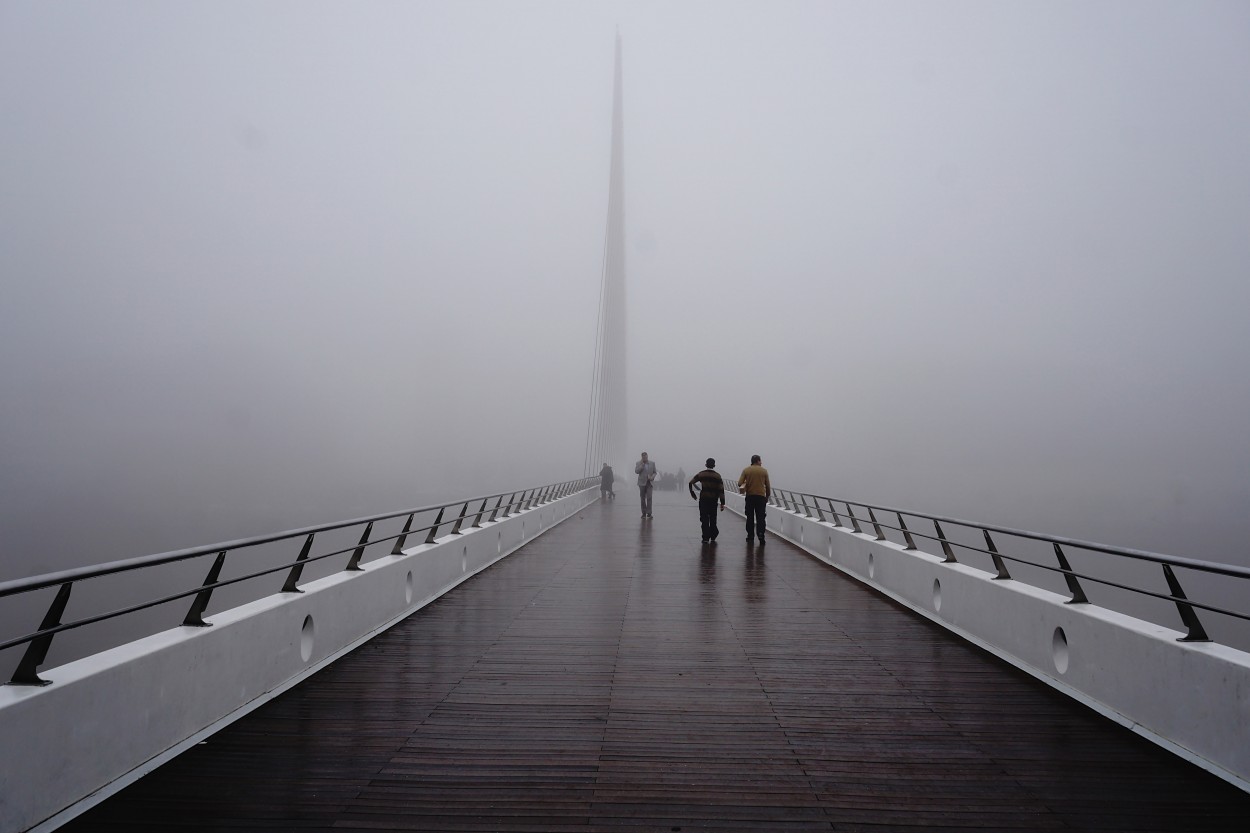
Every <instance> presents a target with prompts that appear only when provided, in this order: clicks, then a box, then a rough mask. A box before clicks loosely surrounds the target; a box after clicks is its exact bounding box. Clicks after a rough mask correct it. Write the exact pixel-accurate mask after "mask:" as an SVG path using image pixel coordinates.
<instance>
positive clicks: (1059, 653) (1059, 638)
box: [1050, 628, 1068, 674]
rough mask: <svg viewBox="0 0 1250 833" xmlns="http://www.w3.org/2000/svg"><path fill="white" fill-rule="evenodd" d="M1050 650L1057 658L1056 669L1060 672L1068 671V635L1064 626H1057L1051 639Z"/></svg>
mask: <svg viewBox="0 0 1250 833" xmlns="http://www.w3.org/2000/svg"><path fill="white" fill-rule="evenodd" d="M1050 650H1051V653H1052V654H1053V655H1054V658H1055V670H1056V671H1058V672H1059V673H1060V674H1064V673H1067V670H1068V635H1067V634H1066V633H1064V632H1063V628H1055V633H1054V635H1053V636H1052V637H1051V639H1050Z"/></svg>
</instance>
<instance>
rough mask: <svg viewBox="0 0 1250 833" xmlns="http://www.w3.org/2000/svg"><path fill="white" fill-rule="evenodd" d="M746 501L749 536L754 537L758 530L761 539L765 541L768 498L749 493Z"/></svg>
mask: <svg viewBox="0 0 1250 833" xmlns="http://www.w3.org/2000/svg"><path fill="white" fill-rule="evenodd" d="M745 503H746V516H747V538H751V537H753V536H754V535H755V534H756V532H758V533H759V536H760V540H761V541H763V540H764V507H765V506H767V505H768V498H766V497H764V496H763V495H747V496H746V501H745Z"/></svg>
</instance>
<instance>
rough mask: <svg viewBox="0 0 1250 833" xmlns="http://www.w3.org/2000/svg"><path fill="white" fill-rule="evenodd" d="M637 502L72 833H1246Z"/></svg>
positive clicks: (538, 545) (821, 589) (819, 581)
mask: <svg viewBox="0 0 1250 833" xmlns="http://www.w3.org/2000/svg"><path fill="white" fill-rule="evenodd" d="M632 491H633V490H632V489H629V488H622V489H621V490H620V491H619V492H618V495H619V496H618V498H617V499H616V500H615V501H611V502H608V503H595V504H592V505H590V506H588V507H586V508H584V509H583V510H581V511H580V512H579V513H578V514H577V515H575V516H574V517H573V518H571V519H569V520H568V521H565V522H564V523H563V524H561V525H560V526H559V527H557V528H555V529H553V530H551V531H549V532H548V533H547V534H545V535H543V536H542V537H540V538H538V539H536V540H535V541H533V542H532V543H530V544H529V545H527V546H526V547H524V548H523V549H522V550H520V551H518V552H517V553H515V554H513V555H512V556H510V557H508V558H506V559H504V560H503V561H501V562H500V563H498V564H496V565H495V566H493V567H492V568H490V569H489V570H487V571H485V572H483V573H481V574H480V575H478V576H476V577H475V578H473V579H471V580H470V581H468V582H466V583H465V584H463V585H461V586H460V587H458V588H456V589H455V590H453V591H451V592H450V593H448V594H447V595H445V596H443V597H442V598H440V599H438V600H437V601H435V602H433V603H432V604H430V605H429V606H427V607H425V608H423V609H422V610H420V611H418V612H417V613H415V614H414V615H412V616H411V617H409V618H408V619H406V620H404V621H403V622H401V623H399V624H398V625H396V626H395V627H394V628H392V629H390V630H389V631H387V632H385V633H384V634H382V635H380V636H379V637H377V638H375V639H374V640H372V641H371V642H369V643H367V644H365V645H363V646H361V647H360V648H358V649H357V650H355V651H353V652H352V653H351V654H349V655H347V656H345V657H343V658H342V659H340V660H339V661H338V662H336V663H335V664H333V665H332V666H330V667H328V668H326V669H325V670H323V671H321V672H320V673H318V674H316V675H315V676H313V677H312V678H310V679H309V680H306V681H304V682H303V683H301V684H300V685H298V686H296V687H294V688H292V689H291V690H290V691H288V692H286V693H284V694H283V695H281V696H279V697H278V698H276V699H275V700H273V701H271V702H269V703H267V704H265V705H263V706H261V707H260V708H258V709H257V710H255V711H254V712H252V713H250V714H248V715H246V716H245V717H243V718H241V719H240V720H238V721H236V722H235V723H233V724H232V725H230V726H228V727H227V728H225V729H223V730H222V731H221V732H218V733H217V734H215V735H213V736H212V737H210V738H209V739H208V741H207V742H205V743H203V744H201V745H199V746H197V747H195V748H193V749H192V750H190V751H189V752H187V753H185V754H183V755H181V756H179V757H178V758H176V759H175V760H173V761H171V762H170V763H168V764H166V765H165V766H163V767H161V768H159V769H157V770H156V771H155V772H153V773H151V774H149V775H148V776H146V777H144V778H143V779H141V780H139V781H138V782H136V783H135V784H133V785H131V786H130V787H128V788H126V789H124V790H122V791H121V792H119V793H118V794H117V795H115V796H113V797H112V798H110V799H108V800H106V801H105V802H103V803H102V804H100V805H99V806H97V807H95V808H93V809H91V810H89V811H87V812H86V813H85V814H84V815H82V816H80V817H79V818H77V819H75V820H73V821H71V822H70V823H68V824H67V825H66V826H65V827H63V828H62V829H63V830H69V831H121V830H126V831H131V830H136V829H161V830H222V829H230V830H253V829H254V830H261V829H264V830H273V829H288V830H294V829H298V830H313V829H321V828H336V829H397V830H492V831H496V830H497V831H505V830H506V831H539V830H541V831H561V830H579V831H624V830H629V831H638V830H674V829H682V830H692V829H698V830H708V829H718V830H872V831H882V830H909V829H913V828H914V829H916V830H919V829H921V828H926V829H931V828H933V827H935V826H936V827H942V828H943V829H984V830H1006V829H1016V830H1042V829H1045V830H1050V829H1056V828H1064V829H1077V830H1238V831H1240V830H1244V825H1245V818H1246V817H1247V811H1250V795H1247V794H1245V793H1243V792H1241V791H1240V790H1237V789H1236V788H1235V787H1233V786H1231V785H1229V784H1227V783H1225V782H1223V781H1221V780H1219V779H1217V778H1215V777H1214V776H1211V775H1209V774H1207V773H1205V772H1203V771H1201V770H1199V769H1198V768H1197V767H1195V766H1193V765H1191V764H1189V763H1187V762H1185V761H1183V760H1181V759H1180V758H1177V757H1175V756H1173V755H1171V754H1169V753H1167V752H1165V751H1164V750H1162V749H1160V748H1158V747H1156V746H1155V745H1153V744H1151V743H1149V742H1148V741H1146V740H1144V739H1142V738H1140V737H1138V736H1136V735H1134V734H1133V733H1132V732H1130V731H1128V730H1126V729H1124V728H1122V727H1120V726H1118V725H1115V724H1114V723H1112V722H1110V721H1107V720H1105V719H1104V718H1101V717H1099V716H1098V715H1096V714H1094V713H1093V712H1091V711H1090V710H1088V709H1087V708H1085V707H1084V706H1081V705H1080V704H1078V703H1076V702H1074V701H1072V700H1070V699H1068V698H1066V697H1064V696H1063V695H1061V694H1059V693H1057V692H1055V691H1054V690H1052V689H1050V688H1048V687H1046V686H1043V685H1041V684H1039V683H1037V682H1036V681H1034V680H1032V679H1031V678H1030V677H1028V676H1027V675H1025V674H1023V673H1022V672H1020V671H1018V670H1016V669H1014V668H1012V667H1011V666H1009V665H1007V664H1006V663H1004V662H1002V661H1000V660H998V659H996V658H994V657H992V656H991V655H989V654H987V653H985V652H983V651H981V650H980V649H978V648H976V647H974V646H971V645H969V644H968V643H966V642H964V641H962V640H960V639H958V638H957V637H955V636H953V635H951V634H949V633H948V632H946V631H944V630H942V629H941V628H940V627H938V626H937V625H935V624H933V623H932V622H929V621H928V620H925V619H924V618H922V617H919V616H916V615H915V614H913V613H911V612H910V611H907V610H906V609H904V608H902V607H900V606H898V605H896V604H895V603H894V602H892V601H890V600H889V599H886V598H885V597H883V596H881V595H879V594H877V593H875V592H874V591H872V590H870V589H868V588H866V587H864V586H863V585H861V584H859V583H858V582H855V581H854V580H852V579H849V578H847V577H846V576H844V575H843V574H841V573H840V572H838V571H837V570H835V569H833V568H831V567H829V566H828V565H825V564H823V563H821V562H819V561H818V560H816V559H814V558H811V557H810V556H808V555H807V554H805V553H803V552H801V551H799V550H798V549H797V548H795V547H793V546H791V545H790V544H788V543H787V542H785V541H783V540H780V539H775V538H774V539H770V541H769V543H768V544H767V546H765V547H763V548H760V547H758V546H757V545H748V544H747V543H746V542H745V541H744V540H743V538H744V534H743V525H742V519H741V518H739V517H738V516H736V515H732V514H731V513H729V512H725V513H723V514H722V515H721V536H720V539H719V543H718V544H717V545H715V546H705V545H702V544H700V541H699V526H698V512H697V510H696V508H695V505H694V503H693V501H691V500H689V498H688V497H687V496H686V495H684V494H680V495H679V494H677V493H672V492H668V493H664V492H660V493H657V494H656V506H655V518H653V519H650V520H643V519H641V518H639V511H638V503H637V498H636V496H635V495H633V494H631V493H632Z"/></svg>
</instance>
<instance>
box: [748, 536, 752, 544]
mask: <svg viewBox="0 0 1250 833" xmlns="http://www.w3.org/2000/svg"><path fill="white" fill-rule="evenodd" d="M747 543H748V544H749V543H751V536H750V535H748V536H747Z"/></svg>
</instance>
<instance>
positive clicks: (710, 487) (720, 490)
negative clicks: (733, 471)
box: [686, 457, 725, 544]
mask: <svg viewBox="0 0 1250 833" xmlns="http://www.w3.org/2000/svg"><path fill="white" fill-rule="evenodd" d="M715 468H716V461H715V460H713V459H712V458H711V457H709V458H707V468H705V469H704V470H703V471H701V472H699V473H698V474H696V475H695V476H694V477H692V478H690V482H689V483H687V484H686V487H687V488H688V489H690V496H691V497H692V498H695V499H696V500H698V501H699V525H700V526H701V527H702V528H703V543H705V544H715V543H716V536H717V535H720V530H719V529H717V528H716V512H717V511H718V510H717V508H716V504H717V502H719V503H720V510H719V511H721V512H724V511H725V481H724V480H722V479H721V476H720V475H719V474H717V473H716V471H715ZM696 483H697V484H698V486H699V493H698V494H695V490H694V487H695V484H696Z"/></svg>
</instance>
